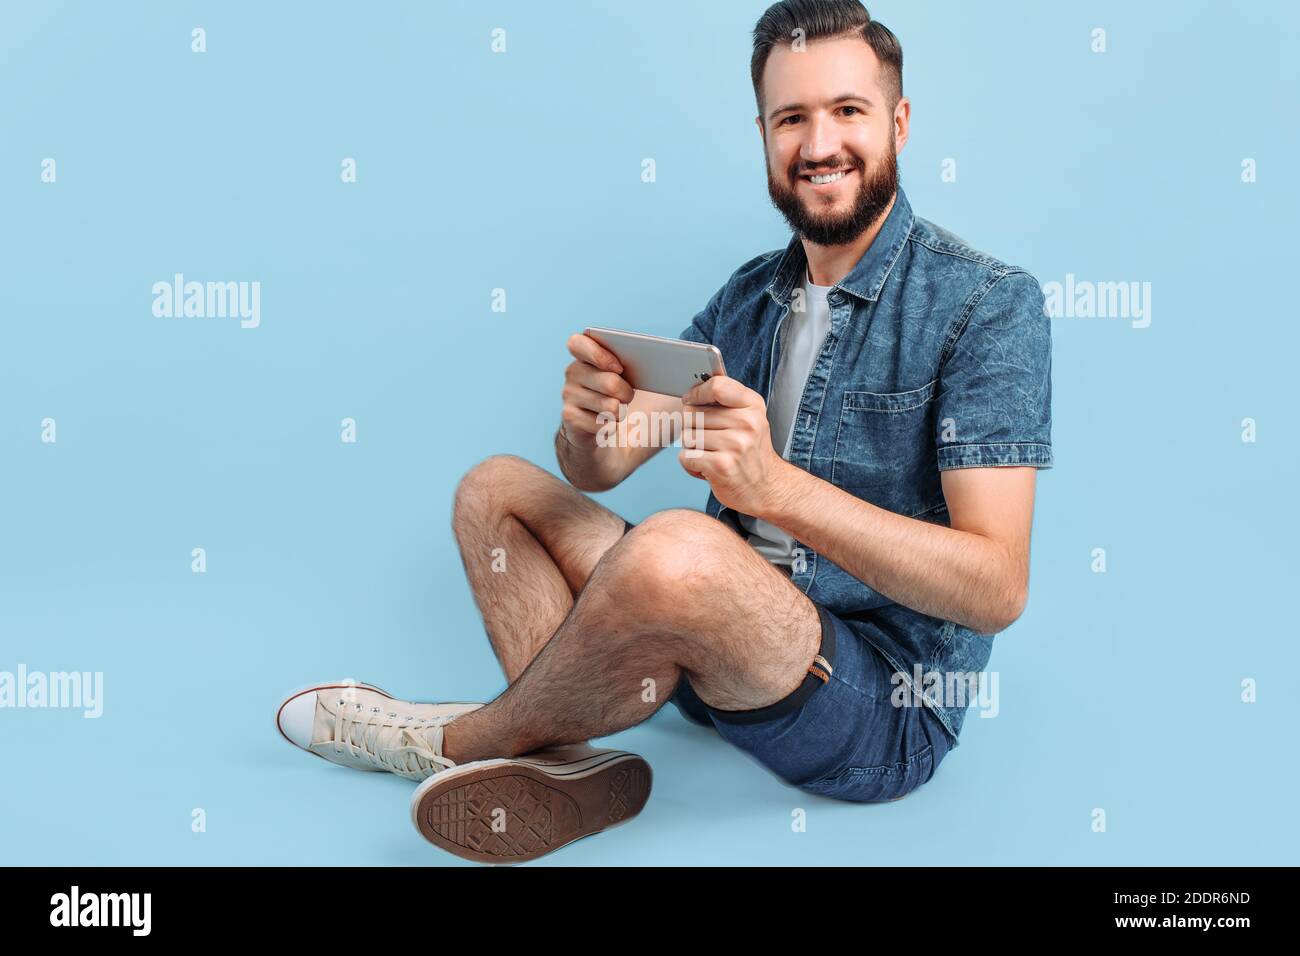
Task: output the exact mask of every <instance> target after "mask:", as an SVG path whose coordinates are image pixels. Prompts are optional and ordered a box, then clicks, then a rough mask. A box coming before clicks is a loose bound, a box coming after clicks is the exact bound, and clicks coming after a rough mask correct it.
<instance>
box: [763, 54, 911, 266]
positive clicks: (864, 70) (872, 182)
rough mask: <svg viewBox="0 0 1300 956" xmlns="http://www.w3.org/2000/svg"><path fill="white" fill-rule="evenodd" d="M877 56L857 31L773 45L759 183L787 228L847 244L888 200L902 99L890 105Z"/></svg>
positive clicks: (894, 182)
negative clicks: (796, 45)
mask: <svg viewBox="0 0 1300 956" xmlns="http://www.w3.org/2000/svg"><path fill="white" fill-rule="evenodd" d="M889 89H890V84H889V82H888V79H887V77H885V76H883V75H882V71H881V67H880V61H879V60H878V59H877V58H876V54H875V53H874V52H873V51H872V49H871V47H870V46H868V45H867V44H866V43H865V42H863V41H862V40H861V39H860V38H858V37H847V38H840V39H826V40H814V41H812V42H810V43H808V44H806V45H805V47H804V49H803V51H802V52H796V51H794V50H793V49H791V47H790V45H789V44H784V43H783V44H780V45H778V46H776V47H775V48H773V50H772V53H771V55H770V56H769V57H768V60H767V64H766V65H765V66H764V68H763V114H762V115H760V116H759V117H758V128H759V133H760V134H761V135H762V136H763V144H764V149H765V151H766V154H767V191H768V195H769V196H771V198H772V203H773V204H774V205H775V206H776V208H777V209H779V210H780V211H781V214H782V215H783V216H785V219H786V222H788V223H789V224H790V228H791V229H793V230H794V232H795V233H796V234H797V235H799V236H801V237H802V238H804V239H807V240H808V241H810V242H814V243H817V244H818V245H824V246H838V245H844V244H846V243H850V242H852V241H853V240H854V239H856V238H858V237H859V236H861V235H862V233H863V232H864V231H866V230H867V229H869V228H870V227H871V226H872V224H873V223H875V222H876V220H877V219H879V218H880V217H881V215H882V214H883V213H884V211H885V210H886V209H888V208H889V204H890V202H891V200H892V199H893V198H894V192H895V191H896V190H897V188H898V151H899V150H901V149H902V148H903V146H904V144H906V142H907V123H908V116H909V112H910V105H909V104H908V101H907V100H906V99H901V100H899V101H898V104H897V105H896V106H895V105H894V104H893V103H892V96H891V94H890V92H889Z"/></svg>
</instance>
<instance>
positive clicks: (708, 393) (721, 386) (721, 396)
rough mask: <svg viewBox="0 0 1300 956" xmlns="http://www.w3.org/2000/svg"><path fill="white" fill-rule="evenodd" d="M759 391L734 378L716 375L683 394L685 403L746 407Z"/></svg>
mask: <svg viewBox="0 0 1300 956" xmlns="http://www.w3.org/2000/svg"><path fill="white" fill-rule="evenodd" d="M756 396H757V393H756V392H755V391H754V390H753V389H749V388H746V387H745V386H744V385H741V384H740V383H739V382H737V381H736V380H735V379H734V378H730V377H728V376H726V375H715V376H713V377H712V378H710V379H709V380H708V381H707V382H701V383H700V384H699V385H696V386H695V387H694V388H692V389H691V390H690V391H688V392H687V393H686V394H685V395H683V396H682V404H684V405H725V406H727V407H729V408H744V407H745V406H747V405H751V404H753V400H754V398H755V397H756Z"/></svg>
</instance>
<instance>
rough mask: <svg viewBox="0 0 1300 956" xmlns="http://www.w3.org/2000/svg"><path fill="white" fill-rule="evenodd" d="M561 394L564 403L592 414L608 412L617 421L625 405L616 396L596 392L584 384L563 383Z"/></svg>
mask: <svg viewBox="0 0 1300 956" xmlns="http://www.w3.org/2000/svg"><path fill="white" fill-rule="evenodd" d="M561 394H562V395H563V396H564V401H565V404H568V405H574V406H576V407H578V408H581V409H583V410H585V411H588V412H591V413H592V414H594V415H599V414H600V413H601V412H608V413H609V414H611V415H613V416H615V420H617V421H622V411H623V409H624V408H626V407H627V406H626V404H624V403H623V402H620V401H619V400H618V399H617V398H612V397H611V396H609V395H606V394H604V393H603V392H597V391H595V390H594V389H590V388H587V387H586V386H585V385H577V384H575V383H573V382H570V383H569V384H567V385H565V386H564V388H563V389H562V390H561Z"/></svg>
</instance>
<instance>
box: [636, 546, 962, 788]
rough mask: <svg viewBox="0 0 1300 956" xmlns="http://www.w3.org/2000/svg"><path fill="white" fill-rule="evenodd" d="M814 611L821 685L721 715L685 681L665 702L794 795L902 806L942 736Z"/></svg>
mask: <svg viewBox="0 0 1300 956" xmlns="http://www.w3.org/2000/svg"><path fill="white" fill-rule="evenodd" d="M631 527H633V525H631V524H630V523H628V524H626V526H625V528H624V533H626V531H627V530H628V529H629V528H631ZM814 606H815V607H816V608H817V614H818V616H819V617H820V619H821V626H822V646H821V651H820V654H821V656H822V657H823V658H825V659H826V660H827V661H828V662H829V663H830V665H831V666H830V671H831V673H830V676H829V678H828V679H826V680H822V679H821V678H819V677H818V676H817V675H816V673H814V672H811V671H810V673H809V674H808V675H807V676H806V677H805V678H804V681H803V683H802V684H800V685H799V687H797V688H796V689H795V690H794V692H793V693H791V694H790V695H789V696H788V697H786V698H784V699H783V700H779V701H777V702H776V703H774V704H770V705H768V706H767V707H761V708H758V709H757V710H742V711H728V710H717V709H715V708H713V707H710V706H709V705H708V704H706V703H704V701H702V700H700V698H699V697H698V696H697V695H696V693H695V690H694V689H693V688H692V687H691V684H690V680H689V679H688V678H687V676H686V675H685V674H683V675H682V678H681V680H679V681H678V682H677V690H676V692H675V693H674V694H673V696H672V698H671V700H672V702H673V703H674V704H675V705H676V706H677V709H678V710H680V711H681V712H682V714H683V715H684V716H685V717H686V718H687V719H688V720H690V721H692V722H694V723H697V724H702V725H704V726H708V727H713V728H714V729H716V730H717V732H718V733H719V734H720V735H721V736H722V737H723V739H725V740H727V741H728V742H729V743H731V744H732V745H734V746H736V747H739V748H740V749H741V750H743V751H745V752H746V753H748V754H749V755H750V756H751V757H753V758H754V759H756V760H757V761H758V762H759V763H760V764H762V765H763V766H765V767H767V768H768V769H769V770H770V771H772V772H773V773H774V774H776V775H777V776H778V777H780V778H781V779H782V780H784V781H786V782H787V783H789V784H792V785H794V786H796V787H799V788H800V789H803V790H807V791H809V792H811V793H817V794H821V795H822V796H826V797H834V798H836V799H839V800H853V801H858V802H878V801H885V800H897V799H899V798H900V797H903V796H906V795H907V794H908V793H911V792H912V791H913V790H915V789H916V788H917V787H919V786H920V785H921V784H923V783H925V782H926V781H927V780H929V779H930V778H931V777H932V776H934V772H935V770H936V769H937V768H938V766H939V762H940V761H941V760H943V758H944V757H945V756H946V755H947V753H948V751H949V750H950V749H951V747H952V743H951V738H950V736H949V734H948V731H947V730H946V729H945V728H944V726H943V725H942V724H941V723H940V722H939V718H938V717H936V716H935V715H934V713H933V712H932V711H931V710H930V709H929V708H928V707H925V706H923V705H918V706H896V705H895V704H894V702H893V701H892V699H891V698H892V696H893V694H894V691H895V688H896V684H895V683H894V682H893V681H892V680H891V678H892V677H893V674H894V668H893V667H892V666H891V665H890V664H889V662H888V661H886V660H885V658H884V657H883V656H881V654H880V652H879V651H877V650H876V649H875V648H874V647H872V646H871V645H870V644H869V643H868V642H867V641H866V640H864V639H863V638H861V637H859V636H858V635H857V634H856V633H854V631H853V630H852V629H851V628H850V627H849V626H848V625H847V624H846V623H845V622H844V621H842V620H841V619H840V618H838V617H836V616H835V615H834V614H832V613H831V612H830V611H828V610H827V609H826V608H824V607H822V606H821V605H819V604H816V603H815V602H814Z"/></svg>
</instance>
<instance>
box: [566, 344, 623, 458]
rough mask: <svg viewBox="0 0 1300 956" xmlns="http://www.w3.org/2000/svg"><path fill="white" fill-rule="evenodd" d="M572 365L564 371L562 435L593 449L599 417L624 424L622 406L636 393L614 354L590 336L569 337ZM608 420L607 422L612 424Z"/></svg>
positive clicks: (598, 428)
mask: <svg viewBox="0 0 1300 956" xmlns="http://www.w3.org/2000/svg"><path fill="white" fill-rule="evenodd" d="M568 345H569V354H571V355H572V356H573V361H572V362H571V363H569V365H568V367H567V368H565V370H564V388H563V389H561V392H560V394H561V396H562V397H563V399H564V409H563V411H562V412H561V414H560V431H561V433H562V435H563V437H564V439H565V440H566V441H568V442H569V443H570V444H571V445H574V446H575V447H582V448H588V449H590V448H592V447H594V446H595V443H596V433H597V432H598V431H600V428H601V425H602V424H603V422H602V421H601V420H600V419H599V418H598V417H597V416H599V415H600V413H601V412H608V413H609V415H610V416H613V420H614V421H621V420H622V417H623V416H622V414H621V410H620V406H621V405H629V404H631V402H632V399H633V397H634V396H635V394H636V392H635V390H634V389H633V388H632V386H631V385H629V384H628V383H627V381H626V380H625V379H624V378H623V366H622V364H621V363H620V362H619V360H618V358H617V357H615V355H614V353H613V352H611V351H610V350H609V349H607V348H605V347H604V346H602V345H601V344H600V343H599V342H597V341H596V340H595V339H593V338H592V337H591V336H589V335H585V334H583V333H582V332H575V333H574V334H573V335H571V336H569V342H568ZM609 420H610V419H609V417H608V416H607V417H606V419H605V421H609Z"/></svg>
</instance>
